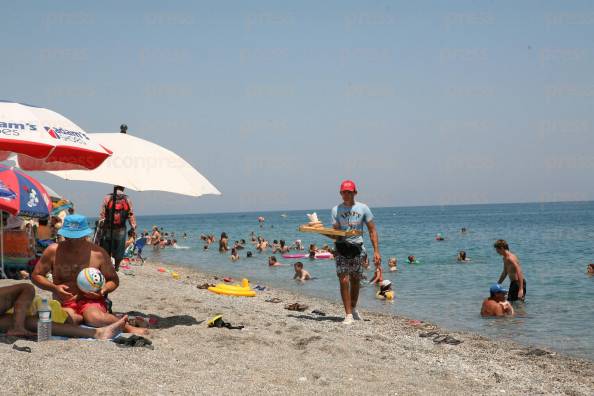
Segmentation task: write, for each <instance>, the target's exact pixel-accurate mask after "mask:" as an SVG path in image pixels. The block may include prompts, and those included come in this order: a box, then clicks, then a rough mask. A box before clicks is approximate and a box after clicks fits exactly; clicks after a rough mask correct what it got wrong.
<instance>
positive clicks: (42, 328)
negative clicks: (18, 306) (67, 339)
mask: <svg viewBox="0 0 594 396" xmlns="http://www.w3.org/2000/svg"><path fill="white" fill-rule="evenodd" d="M37 313H38V315H39V319H38V320H37V342H40V341H48V340H49V339H50V337H51V336H52V311H51V309H50V307H49V303H48V301H47V298H44V299H42V300H41V307H39V310H38V311H37Z"/></svg>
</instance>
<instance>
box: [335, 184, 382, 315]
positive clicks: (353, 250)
mask: <svg viewBox="0 0 594 396" xmlns="http://www.w3.org/2000/svg"><path fill="white" fill-rule="evenodd" d="M340 195H341V197H342V200H343V202H342V203H341V204H340V205H337V206H335V207H334V208H332V226H333V227H334V229H337V230H343V231H350V230H359V231H363V224H366V225H367V229H368V230H369V237H370V239H371V243H372V245H373V261H374V263H375V266H376V268H377V269H379V270H380V271H381V268H382V256H381V255H380V251H379V243H378V237H377V230H376V228H375V223H374V222H373V214H372V213H371V210H370V209H369V207H368V206H367V205H365V204H364V203H361V202H355V196H356V195H357V187H356V186H355V183H354V182H353V181H351V180H345V181H343V182H342V184H341V185H340ZM366 259H367V253H366V251H365V247H364V246H363V237H362V236H361V235H358V236H352V237H346V238H339V239H337V240H336V274H337V275H338V280H339V282H340V295H341V297H342V303H343V305H344V310H345V313H346V316H345V318H344V321H343V323H344V324H346V325H349V324H351V323H353V320H362V318H361V315H360V314H359V312H358V311H357V301H358V299H359V286H360V281H361V277H362V275H363V268H362V264H363V263H364V261H365V260H366Z"/></svg>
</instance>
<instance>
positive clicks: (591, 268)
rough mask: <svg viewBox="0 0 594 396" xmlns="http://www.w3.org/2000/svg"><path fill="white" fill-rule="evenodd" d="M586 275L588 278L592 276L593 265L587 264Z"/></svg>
mask: <svg viewBox="0 0 594 396" xmlns="http://www.w3.org/2000/svg"><path fill="white" fill-rule="evenodd" d="M586 273H587V274H588V275H590V276H592V275H594V264H589V265H588V268H587V269H586Z"/></svg>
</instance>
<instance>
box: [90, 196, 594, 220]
mask: <svg viewBox="0 0 594 396" xmlns="http://www.w3.org/2000/svg"><path fill="white" fill-rule="evenodd" d="M339 201H340V198H338V199H337V200H336V203H334V204H333V205H332V206H329V207H327V208H300V209H274V210H265V209H263V210H248V211H225V212H188V213H170V214H150V213H149V214H140V215H136V217H142V216H150V217H159V216H163V217H166V216H191V215H226V214H251V213H253V214H259V213H266V212H268V213H283V212H301V211H304V210H331V209H332V207H333V206H334V205H336V204H337V203H339ZM361 202H364V203H367V202H365V201H364V200H362V201H361ZM592 202H594V199H593V200H579V201H526V202H493V203H490V202H489V203H485V202H480V203H450V204H434V205H396V206H372V205H370V208H371V209H372V210H373V209H393V208H437V207H460V206H489V205H493V206H502V205H535V204H539V205H551V204H588V203H592ZM94 217H96V216H94Z"/></svg>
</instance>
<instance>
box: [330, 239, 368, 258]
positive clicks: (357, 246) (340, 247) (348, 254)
mask: <svg viewBox="0 0 594 396" xmlns="http://www.w3.org/2000/svg"><path fill="white" fill-rule="evenodd" d="M334 245H335V247H336V253H337V254H338V255H339V256H342V257H344V258H348V259H352V258H355V257H359V256H361V253H362V252H363V244H362V243H351V242H347V241H336V242H335V243H334Z"/></svg>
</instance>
